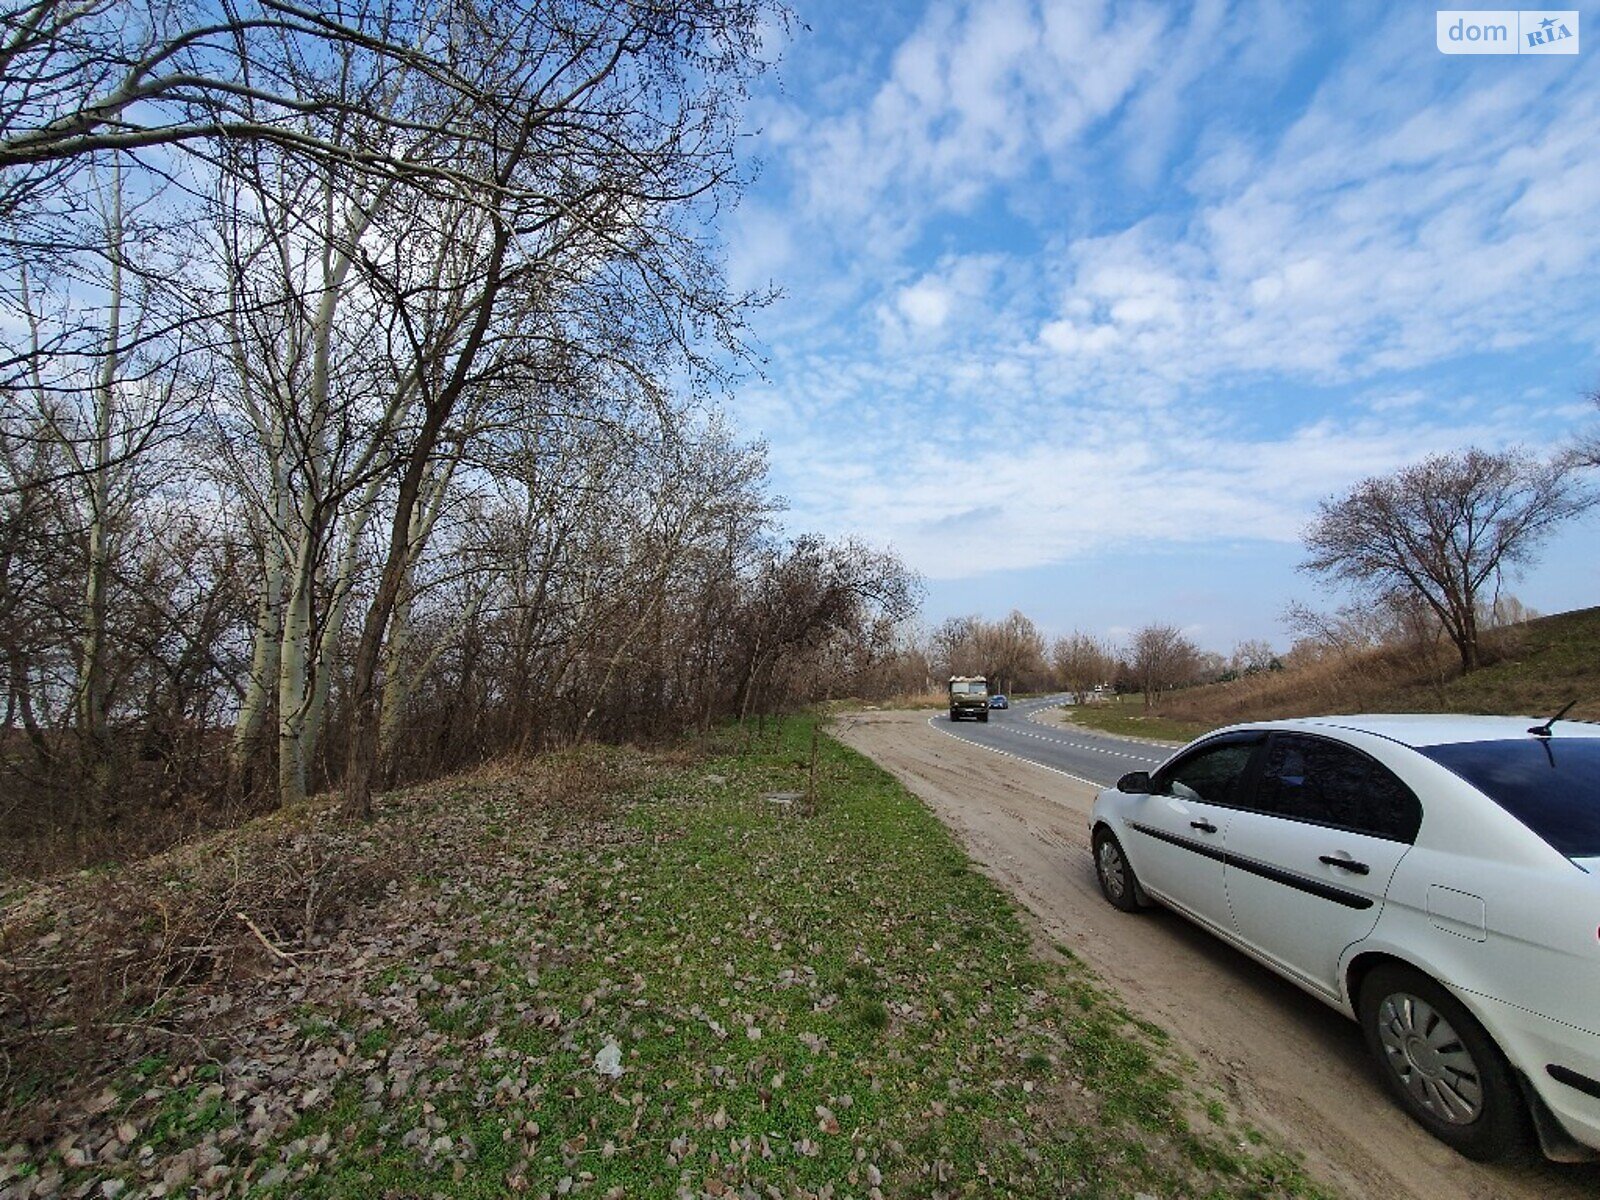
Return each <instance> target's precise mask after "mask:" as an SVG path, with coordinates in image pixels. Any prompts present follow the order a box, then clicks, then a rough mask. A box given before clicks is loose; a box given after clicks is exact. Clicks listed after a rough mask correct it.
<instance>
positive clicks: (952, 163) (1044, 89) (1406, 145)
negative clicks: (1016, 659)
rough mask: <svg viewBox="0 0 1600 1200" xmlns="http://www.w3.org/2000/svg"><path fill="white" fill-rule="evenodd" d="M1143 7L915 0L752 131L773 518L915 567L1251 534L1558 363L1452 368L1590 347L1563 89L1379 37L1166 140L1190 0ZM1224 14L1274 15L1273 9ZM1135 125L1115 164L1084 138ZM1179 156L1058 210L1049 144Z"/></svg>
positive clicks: (1290, 539) (1488, 422)
mask: <svg viewBox="0 0 1600 1200" xmlns="http://www.w3.org/2000/svg"><path fill="white" fill-rule="evenodd" d="M1169 11H1170V10H1167V9H1166V8H1164V7H1142V6H1137V5H1136V6H1132V7H1124V8H1119V9H1117V10H1116V13H1117V15H1115V16H1111V15H1109V14H1108V10H1107V9H1106V7H1105V6H1103V5H1100V4H1093V3H1091V4H1080V5H1071V4H1060V5H1047V6H1045V8H1044V9H1043V10H1042V11H1040V10H1036V9H1035V8H1034V7H1032V6H1029V5H1024V4H1021V3H1019V2H1006V0H985V2H982V3H978V4H973V5H970V6H965V7H952V6H948V5H941V6H939V7H937V8H935V9H934V10H933V11H932V12H931V14H930V15H928V16H927V17H926V18H925V19H924V20H923V22H922V24H921V25H920V26H919V27H918V29H917V30H916V31H915V32H914V33H913V34H912V35H911V36H910V37H909V38H908V39H907V40H906V41H905V42H904V43H903V44H902V45H901V46H900V47H898V49H897V50H896V51H895V52H894V53H893V55H892V56H890V58H889V60H888V63H889V65H888V66H887V68H886V76H885V78H884V79H882V80H881V81H880V82H879V83H878V85H877V86H875V87H873V86H865V87H863V88H860V89H858V90H859V91H860V92H862V93H864V95H865V99H863V100H862V101H861V102H860V103H859V104H857V105H855V106H854V107H845V108H843V109H842V110H841V109H833V110H830V114H829V115H827V116H825V117H813V118H812V119H810V120H809V121H797V122H794V123H793V124H791V125H790V126H787V127H786V135H787V136H788V137H789V140H788V141H787V142H786V143H785V145H786V148H787V149H788V150H789V151H790V152H791V153H792V156H791V157H789V158H788V159H786V163H787V166H788V168H789V169H790V171H791V172H792V177H791V178H792V182H793V184H794V186H795V189H796V203H795V206H794V209H793V210H792V211H791V212H789V213H788V214H786V215H787V216H788V218H789V219H790V220H791V221H792V222H795V223H798V225H799V226H801V227H802V228H803V230H804V232H802V233H794V232H792V231H790V232H789V234H788V235H787V236H788V242H787V245H788V249H787V250H786V251H785V253H786V254H787V256H788V258H787V266H788V269H789V270H790V271H791V272H796V271H798V272H800V273H801V275H802V278H804V279H806V280H807V282H808V284H809V285H810V289H811V290H809V291H808V292H807V293H806V294H805V302H804V303H802V304H800V305H796V306H794V307H793V308H792V309H791V312H790V315H788V316H787V318H786V319H788V320H789V321H791V322H793V323H794V324H795V325H797V326H800V325H803V335H800V336H792V337H791V338H790V339H789V340H788V342H787V343H785V344H781V345H780V346H779V347H778V348H777V353H776V355H775V361H774V366H773V368H772V374H773V375H774V377H775V379H776V380H777V382H776V384H775V386H774V387H773V388H771V389H770V390H769V392H768V394H766V395H764V396H763V397H762V399H761V401H760V405H761V407H760V409H759V413H760V420H761V422H762V424H761V425H760V431H761V432H764V433H767V434H768V435H770V437H771V438H772V442H773V456H774V461H775V463H776V465H777V466H778V469H779V483H780V486H781V488H782V490H783V491H785V492H786V493H787V494H788V495H789V497H790V499H791V500H792V501H793V504H794V511H795V519H796V521H797V523H799V524H803V525H805V526H807V527H819V528H822V529H823V530H825V531H829V532H845V531H868V532H869V533H870V535H871V536H872V537H873V538H874V539H876V540H878V541H882V542H887V543H892V544H893V545H895V546H896V548H897V549H899V550H900V551H901V552H902V553H903V554H904V555H905V556H906V558H907V559H908V561H909V562H911V563H912V565H914V566H916V567H918V568H920V569H922V570H924V571H925V572H927V573H928V574H929V575H930V576H932V577H934V578H938V579H954V578H960V577H966V576H971V575H976V574H981V573H985V572H992V571H998V570H1004V569H1012V568H1027V567H1036V566H1042V565H1047V564H1052V563H1062V562H1070V561H1081V560H1083V559H1084V558H1086V557H1087V556H1093V555H1095V554H1099V553H1103V552H1105V551H1108V550H1111V549H1121V548H1128V547H1138V546H1141V545H1150V544H1155V543H1174V544H1182V545H1206V544H1211V543H1215V542H1216V541H1217V539H1219V538H1230V539H1243V540H1247V541H1255V542H1261V543H1268V544H1272V545H1276V546H1287V545H1292V544H1293V543H1295V542H1296V541H1297V540H1298V537H1299V534H1300V531H1301V528H1302V525H1303V523H1304V521H1305V520H1306V518H1307V516H1308V514H1309V513H1310V511H1311V510H1312V508H1313V507H1314V505H1315V502H1316V501H1317V500H1318V499H1320V498H1321V497H1323V496H1325V495H1328V494H1331V493H1334V492H1337V491H1340V490H1343V489H1344V488H1346V487H1348V486H1349V485H1350V484H1351V483H1353V482H1354V481H1355V479H1357V478H1359V477H1360V476H1361V475H1364V474H1370V473H1379V472H1384V471H1389V470H1392V469H1394V468H1395V467H1397V466H1399V465H1401V464H1403V463H1405V462H1408V461H1412V460H1414V459H1415V458H1417V457H1418V456H1420V455H1423V454H1426V453H1429V452H1431V451H1436V450H1440V451H1442V450H1448V449H1454V448H1457V447H1460V446H1461V445H1464V444H1467V443H1469V442H1478V443H1481V444H1484V445H1502V444H1505V443H1508V442H1511V441H1515V440H1518V439H1526V438H1529V437H1533V436H1537V435H1536V434H1534V433H1530V431H1531V430H1547V429H1551V428H1559V427H1561V426H1560V424H1559V423H1560V421H1563V420H1565V421H1569V422H1570V421H1571V420H1572V419H1573V418H1571V417H1570V416H1568V417H1563V416H1562V415H1561V412H1562V407H1563V405H1564V404H1565V405H1567V406H1568V407H1571V402H1572V390H1571V389H1572V387H1573V386H1577V385H1581V384H1584V383H1587V382H1589V381H1588V380H1573V381H1559V382H1561V383H1562V384H1563V385H1565V386H1566V387H1567V390H1565V391H1562V390H1561V388H1560V387H1558V388H1557V389H1556V392H1555V393H1553V394H1551V395H1550V396H1548V397H1540V396H1538V395H1536V394H1534V393H1532V392H1530V391H1528V390H1526V389H1519V390H1518V391H1517V392H1516V394H1515V395H1505V394H1498V395H1497V394H1494V393H1493V386H1492V384H1489V383H1485V384H1484V385H1483V386H1482V388H1481V389H1478V386H1477V383H1476V380H1474V381H1473V388H1474V389H1475V390H1474V392H1473V394H1467V392H1466V391H1465V390H1464V389H1461V388H1459V387H1457V386H1454V384H1453V381H1458V380H1459V379H1461V378H1470V376H1469V375H1468V374H1467V373H1466V372H1465V370H1464V368H1462V367H1461V364H1463V363H1465V362H1469V361H1472V362H1475V361H1476V357H1475V356H1479V355H1491V356H1492V355H1497V354H1498V355H1501V356H1502V359H1501V360H1500V361H1502V362H1511V361H1514V360H1513V359H1511V358H1510V353H1511V352H1512V351H1514V350H1515V348H1517V347H1519V346H1528V345H1533V344H1535V343H1537V344H1539V345H1541V346H1548V345H1551V344H1558V345H1565V346H1568V347H1571V346H1573V345H1587V346H1588V348H1589V349H1588V353H1589V355H1590V358H1591V360H1592V359H1593V357H1594V353H1595V351H1596V350H1597V349H1600V316H1597V313H1600V272H1597V270H1596V268H1597V267H1600V223H1597V222H1595V221H1594V219H1593V213H1594V212H1595V211H1597V210H1600V160H1597V159H1596V158H1595V157H1594V156H1593V154H1592V137H1593V134H1592V131H1593V130H1594V129H1596V128H1600V88H1597V87H1596V85H1595V82H1594V80H1593V76H1592V73H1590V75H1587V76H1586V75H1583V74H1582V73H1581V72H1578V71H1568V73H1567V74H1565V75H1562V74H1557V73H1556V71H1557V70H1558V69H1557V68H1553V69H1550V70H1546V71H1544V72H1543V73H1538V74H1536V73H1534V72H1522V73H1521V74H1511V73H1510V72H1509V71H1508V72H1503V73H1501V74H1500V75H1491V74H1490V73H1489V72H1488V71H1486V70H1483V71H1475V72H1474V73H1473V74H1471V75H1466V74H1464V73H1462V72H1457V73H1456V74H1455V75H1451V76H1445V75H1443V74H1441V73H1440V72H1443V71H1446V70H1453V69H1454V68H1455V67H1458V66H1459V65H1460V64H1445V65H1444V66H1443V67H1440V66H1439V65H1438V64H1437V63H1434V62H1433V60H1432V59H1430V58H1427V57H1420V58H1419V57H1418V56H1417V54H1414V53H1412V54H1408V52H1407V51H1405V50H1404V49H1403V47H1404V45H1405V44H1406V43H1405V40H1404V38H1403V37H1399V36H1396V35H1395V32H1394V30H1393V29H1388V28H1385V29H1379V30H1375V31H1371V34H1370V38H1369V39H1368V40H1363V41H1361V42H1360V43H1358V44H1357V45H1355V46H1353V47H1350V48H1349V50H1348V52H1347V54H1346V56H1345V58H1344V59H1343V60H1342V62H1343V64H1344V65H1342V66H1336V67H1334V68H1333V69H1332V72H1331V74H1330V75H1329V76H1328V77H1327V78H1325V79H1324V80H1323V81H1322V82H1321V84H1320V85H1319V87H1318V88H1317V90H1316V92H1315V94H1314V95H1313V97H1312V98H1311V99H1310V100H1309V101H1306V100H1303V99H1302V100H1297V101H1296V103H1298V104H1300V105H1302V110H1301V111H1299V113H1298V115H1292V116H1285V117H1283V118H1281V119H1277V120H1275V121H1267V120H1263V121H1262V122H1260V123H1259V124H1257V123H1254V122H1245V121H1241V122H1234V123H1230V124H1226V126H1225V127H1219V128H1218V129H1201V130H1199V131H1197V132H1196V131H1192V130H1187V126H1186V124H1185V123H1186V122H1192V121H1196V120H1203V119H1204V117H1203V111H1204V110H1203V104H1202V101H1203V100H1204V99H1205V98H1206V96H1208V95H1209V94H1210V93H1209V89H1212V88H1214V87H1216V86H1218V84H1217V82H1216V80H1215V79H1214V78H1213V76H1214V75H1215V73H1216V70H1217V65H1216V63H1215V62H1214V61H1213V59H1212V58H1208V56H1207V52H1206V51H1205V48H1204V39H1203V38H1202V37H1200V35H1199V34H1195V35H1194V36H1192V37H1187V38H1186V37H1185V31H1186V30H1190V29H1202V30H1203V29H1216V28H1218V25H1217V20H1218V18H1217V10H1216V9H1215V8H1214V7H1213V6H1210V5H1202V6H1200V9H1199V10H1198V15H1197V16H1196V17H1195V18H1194V21H1195V24H1194V25H1192V26H1191V25H1179V24H1176V23H1173V22H1171V20H1170V18H1169V16H1168V13H1169ZM1244 11H1245V13H1247V14H1248V13H1258V14H1261V19H1262V20H1263V21H1266V22H1268V23H1269V24H1270V23H1271V22H1273V21H1276V22H1277V23H1278V24H1277V26H1276V27H1278V28H1289V29H1290V30H1291V32H1292V27H1293V25H1294V20H1293V17H1294V10H1293V8H1292V6H1291V7H1290V8H1289V9H1288V11H1289V14H1290V15H1289V17H1284V16H1283V12H1284V11H1285V10H1284V9H1281V8H1279V7H1277V6H1274V5H1271V4H1270V3H1268V2H1267V0H1261V2H1260V3H1247V5H1246V7H1245V9H1244ZM1411 15H1412V16H1414V14H1411ZM1202 18H1203V19H1202ZM1238 19H1239V18H1238V10H1235V15H1234V16H1233V17H1230V18H1229V20H1228V21H1227V22H1225V23H1224V24H1225V25H1226V26H1227V27H1228V28H1230V29H1231V28H1232V26H1233V25H1234V24H1235V22H1236V21H1237V20H1238ZM1396 19H1399V18H1396ZM1407 19H1409V17H1408V18H1407ZM1418 28H1421V26H1420V25H1419V26H1418ZM1424 32H1425V33H1426V34H1427V37H1428V38H1429V39H1430V40H1429V41H1428V42H1427V45H1428V46H1429V47H1431V44H1432V43H1431V35H1432V30H1431V26H1427V28H1426V30H1425V31H1424ZM1235 34H1236V31H1235V33H1230V34H1229V38H1225V39H1224V41H1225V43H1226V45H1227V46H1228V47H1230V50H1229V52H1230V53H1233V54H1235V55H1236V56H1239V55H1243V56H1245V57H1250V56H1252V55H1253V56H1254V57H1255V58H1257V59H1259V60H1260V61H1257V62H1254V63H1245V64H1243V65H1241V66H1240V67H1239V70H1238V72H1237V74H1238V75H1240V76H1241V77H1244V78H1247V79H1265V78H1270V77H1271V75H1272V72H1273V71H1274V70H1275V69H1280V68H1281V64H1276V65H1274V64H1273V63H1272V62H1269V61H1267V60H1268V59H1269V58H1270V55H1266V54H1265V52H1264V51H1262V49H1261V47H1260V45H1259V44H1257V43H1256V42H1252V41H1251V40H1250V39H1248V38H1242V37H1239V36H1236V35H1235ZM1285 37H1288V35H1285ZM1230 38H1231V40H1229V39H1230ZM1269 40H1270V39H1269ZM1288 40H1289V41H1290V42H1292V41H1293V39H1292V38H1288ZM1175 46H1177V47H1180V48H1182V49H1183V50H1184V52H1185V53H1186V54H1187V55H1189V57H1188V58H1186V59H1185V64H1184V69H1183V70H1181V71H1175V72H1174V74H1173V75H1172V76H1171V77H1170V78H1169V79H1168V83H1169V84H1171V82H1172V80H1176V79H1182V80H1183V81H1184V82H1183V84H1182V86H1177V85H1172V86H1166V87H1163V85H1162V82H1161V78H1162V77H1161V71H1162V70H1163V69H1164V68H1163V65H1162V64H1163V56H1164V55H1166V54H1167V53H1168V52H1169V51H1171V50H1172V49H1173V48H1174V47H1175ZM1396 47H1402V48H1401V49H1396ZM1286 53H1288V54H1289V56H1290V57H1292V55H1293V53H1294V50H1293V47H1292V46H1291V47H1290V50H1289V51H1287V52H1286ZM1510 61H1511V62H1513V63H1514V62H1515V60H1510ZM1502 65H1505V64H1502ZM1232 66H1233V60H1230V62H1229V63H1228V64H1227V65H1226V67H1225V68H1224V69H1225V70H1227V69H1231V67H1232ZM1229 78H1230V79H1231V78H1232V76H1230V77H1229ZM1193 110H1199V111H1200V112H1201V113H1202V116H1200V117H1195V116H1194V115H1193ZM1141 121H1142V122H1145V123H1146V124H1147V125H1148V126H1149V128H1150V129H1151V131H1152V142H1151V146H1150V147H1147V148H1146V151H1147V152H1148V155H1149V157H1148V159H1147V160H1146V161H1143V162H1136V161H1134V158H1133V157H1130V156H1128V155H1122V156H1121V157H1119V152H1118V146H1119V145H1123V144H1124V143H1129V138H1130V136H1131V134H1132V133H1133V132H1135V131H1136V130H1137V129H1138V128H1139V123H1140V122H1141ZM1108 126H1109V127H1110V132H1109V133H1107V127H1108ZM1157 126H1159V129H1157ZM1186 131H1187V132H1196V136H1195V137H1194V138H1189V139H1188V141H1187V142H1186V141H1185V137H1186V136H1187V132H1186ZM1157 135H1159V136H1157ZM1157 143H1159V144H1157ZM1194 147H1198V149H1194ZM1185 154H1192V157H1191V158H1190V159H1189V160H1188V161H1187V162H1186V163H1185V165H1184V166H1183V168H1182V169H1181V171H1180V172H1177V173H1176V175H1171V174H1169V176H1168V178H1167V179H1166V182H1165V187H1162V188H1160V191H1161V194H1160V195H1159V196H1156V197H1154V198H1143V199H1141V198H1139V197H1135V199H1134V200H1133V201H1128V200H1127V198H1126V197H1124V196H1119V195H1108V196H1101V195H1099V194H1092V195H1090V196H1089V197H1088V199H1087V200H1085V201H1084V203H1085V204H1086V205H1087V207H1086V208H1085V209H1082V210H1078V209H1073V210H1071V215H1070V216H1069V215H1066V214H1067V213H1068V205H1069V204H1070V203H1076V202H1077V197H1076V196H1075V195H1073V194H1070V193H1067V194H1064V193H1063V191H1062V188H1061V184H1060V179H1061V177H1062V176H1063V175H1066V174H1071V173H1072V172H1073V171H1079V170H1084V169H1083V168H1082V166H1081V161H1080V160H1081V159H1083V158H1084V156H1089V157H1091V158H1092V161H1093V162H1094V163H1096V164H1098V163H1100V162H1101V161H1102V160H1107V161H1110V162H1112V163H1113V164H1115V163H1123V164H1124V165H1125V166H1126V168H1127V169H1126V172H1125V173H1126V174H1127V175H1129V176H1140V175H1148V174H1149V173H1150V172H1151V171H1153V170H1156V168H1157V167H1159V166H1161V165H1163V164H1166V163H1168V161H1169V160H1170V159H1171V158H1172V157H1173V156H1175V155H1176V156H1178V157H1180V158H1181V157H1182V156H1183V155H1185ZM1110 174H1111V175H1112V176H1113V177H1116V176H1118V174H1119V173H1118V172H1117V171H1116V170H1115V169H1113V170H1112V171H1111V172H1110ZM1090 183H1091V185H1094V184H1095V183H1096V181H1090ZM1096 205H1098V207H1096ZM1018 214H1027V215H1026V216H1025V217H1019V216H1018ZM1013 220H1019V221H1026V222H1028V224H1027V226H1026V227H1025V228H1024V229H1023V230H1021V231H1020V232H1021V233H1022V234H1023V235H1024V236H1020V237H1013V235H1014V234H1015V233H1017V232H1018V231H1016V230H1013V229H1011V228H1008V225H1007V223H1008V222H1010V221H1013ZM969 233H976V240H975V242H973V243H968V242H965V241H964V240H963V239H964V237H965V236H966V235H967V234H969ZM813 235H816V237H815V238H814V237H813ZM830 239H831V240H830ZM755 241H756V242H757V243H758V244H759V243H760V239H759V238H758V239H755ZM815 245H826V246H828V247H831V251H830V252H814V248H815ZM975 245H977V246H981V247H982V250H981V252H978V251H977V250H975V249H974V246H975ZM797 246H798V247H804V250H803V251H797V250H795V249H794V248H795V247H797ZM841 246H843V247H846V249H844V250H841V249H840V247H841ZM996 246H1005V247H1006V248H1005V249H996V248H995V247H996ZM1041 246H1042V249H1040V247H1041ZM807 271H810V272H812V274H810V275H807V274H806V272H807ZM791 332H792V330H791ZM1536 375H1537V370H1536V369H1535V370H1533V371H1531V372H1530V376H1529V378H1530V382H1531V380H1532V378H1533V377H1534V376H1536Z"/></svg>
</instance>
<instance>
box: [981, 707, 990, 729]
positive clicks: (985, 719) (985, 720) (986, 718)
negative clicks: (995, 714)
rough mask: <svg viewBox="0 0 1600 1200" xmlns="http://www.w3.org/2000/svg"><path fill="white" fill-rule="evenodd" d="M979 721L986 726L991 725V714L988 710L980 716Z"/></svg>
mask: <svg viewBox="0 0 1600 1200" xmlns="http://www.w3.org/2000/svg"><path fill="white" fill-rule="evenodd" d="M978 720H980V721H982V722H983V723H984V724H985V725H987V724H988V723H989V713H988V710H987V709H986V710H984V711H983V712H981V713H979V714H978Z"/></svg>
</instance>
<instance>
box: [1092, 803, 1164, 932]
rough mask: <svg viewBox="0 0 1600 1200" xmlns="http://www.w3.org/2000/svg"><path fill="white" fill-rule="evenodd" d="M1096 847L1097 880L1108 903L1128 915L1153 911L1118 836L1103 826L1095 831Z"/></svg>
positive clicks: (1095, 866)
mask: <svg viewBox="0 0 1600 1200" xmlns="http://www.w3.org/2000/svg"><path fill="white" fill-rule="evenodd" d="M1092 846H1093V848H1094V873H1095V878H1097V879H1098V880H1099V881H1100V891H1101V894H1102V895H1104V896H1105V898H1106V900H1107V902H1108V903H1110V905H1111V906H1112V907H1113V908H1120V909H1121V910H1122V911H1123V912H1126V913H1131V912H1140V911H1142V910H1144V909H1146V908H1149V907H1150V898H1149V897H1148V896H1146V895H1145V893H1144V888H1142V887H1141V886H1139V877H1138V876H1137V875H1135V874H1134V873H1133V864H1132V863H1130V862H1129V861H1128V856H1127V854H1126V853H1124V851H1123V849H1122V843H1121V842H1119V841H1117V836H1116V834H1114V833H1112V832H1111V830H1109V829H1107V828H1106V827H1105V826H1104V825H1102V826H1100V827H1099V828H1098V829H1096V830H1095V831H1094V839H1093V841H1092Z"/></svg>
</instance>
